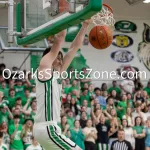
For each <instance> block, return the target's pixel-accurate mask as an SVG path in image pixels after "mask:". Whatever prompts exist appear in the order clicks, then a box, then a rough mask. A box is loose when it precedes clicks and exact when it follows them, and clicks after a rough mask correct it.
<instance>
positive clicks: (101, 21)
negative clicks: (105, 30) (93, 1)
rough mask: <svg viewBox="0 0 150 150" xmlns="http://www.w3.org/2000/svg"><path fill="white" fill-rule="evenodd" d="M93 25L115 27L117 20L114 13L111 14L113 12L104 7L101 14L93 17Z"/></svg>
mask: <svg viewBox="0 0 150 150" xmlns="http://www.w3.org/2000/svg"><path fill="white" fill-rule="evenodd" d="M92 20H93V23H94V24H95V25H96V26H97V25H100V26H104V25H107V26H112V27H113V26H114V24H115V19H114V17H113V13H112V12H111V10H110V9H109V8H108V7H106V6H103V8H102V10H101V12H99V13H97V14H96V15H94V16H93V17H92Z"/></svg>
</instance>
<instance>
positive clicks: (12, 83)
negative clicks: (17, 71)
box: [9, 79, 15, 89]
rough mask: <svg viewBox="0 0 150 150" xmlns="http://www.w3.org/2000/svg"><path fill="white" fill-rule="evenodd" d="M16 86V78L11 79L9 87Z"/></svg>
mask: <svg viewBox="0 0 150 150" xmlns="http://www.w3.org/2000/svg"><path fill="white" fill-rule="evenodd" d="M14 86H15V80H14V79H9V89H14Z"/></svg>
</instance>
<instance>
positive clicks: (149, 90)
mask: <svg viewBox="0 0 150 150" xmlns="http://www.w3.org/2000/svg"><path fill="white" fill-rule="evenodd" d="M144 91H146V92H147V94H148V95H149V96H150V81H149V82H148V83H147V87H145V88H144Z"/></svg>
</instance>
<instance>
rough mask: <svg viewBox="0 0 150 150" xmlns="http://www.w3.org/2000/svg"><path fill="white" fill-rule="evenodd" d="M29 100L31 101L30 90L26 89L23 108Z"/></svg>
mask: <svg viewBox="0 0 150 150" xmlns="http://www.w3.org/2000/svg"><path fill="white" fill-rule="evenodd" d="M28 99H30V101H31V97H30V90H29V89H27V88H26V89H25V91H24V97H22V106H24V105H25V104H26V103H27V100H28Z"/></svg>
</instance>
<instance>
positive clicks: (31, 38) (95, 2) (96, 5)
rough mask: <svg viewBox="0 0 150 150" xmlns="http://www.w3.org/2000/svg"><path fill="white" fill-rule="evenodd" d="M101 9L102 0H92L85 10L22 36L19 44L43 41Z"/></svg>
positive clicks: (18, 18) (18, 41)
mask: <svg viewBox="0 0 150 150" xmlns="http://www.w3.org/2000/svg"><path fill="white" fill-rule="evenodd" d="M18 5H19V4H18ZM101 9H102V0H90V1H89V4H88V6H86V7H85V8H84V9H83V10H81V11H79V12H77V13H74V14H72V15H70V16H69V17H67V18H65V19H62V20H59V21H58V22H56V23H55V24H52V25H51V26H49V27H46V28H44V29H41V30H39V31H37V32H35V33H33V34H31V35H28V36H26V37H22V38H21V37H19V38H17V44H18V45H27V44H32V43H35V42H38V41H41V40H43V39H44V38H47V37H49V36H51V35H54V34H56V33H58V32H60V31H62V30H64V29H67V28H69V27H70V26H74V25H77V24H80V23H81V22H83V21H84V20H86V19H89V18H91V17H92V16H93V15H94V14H96V13H97V12H99V11H100V10H101ZM19 13H20V10H19V9H17V14H19ZM17 20H20V17H19V15H18V16H17ZM17 22H18V21H17ZM20 26H21V25H20ZM19 28H20V27H19V26H18V29H19Z"/></svg>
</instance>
